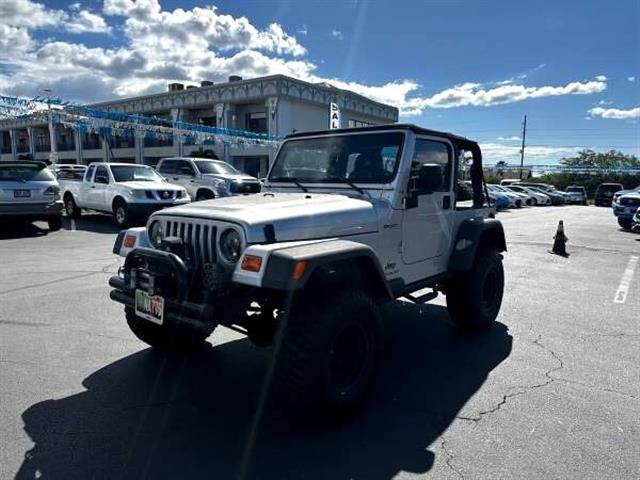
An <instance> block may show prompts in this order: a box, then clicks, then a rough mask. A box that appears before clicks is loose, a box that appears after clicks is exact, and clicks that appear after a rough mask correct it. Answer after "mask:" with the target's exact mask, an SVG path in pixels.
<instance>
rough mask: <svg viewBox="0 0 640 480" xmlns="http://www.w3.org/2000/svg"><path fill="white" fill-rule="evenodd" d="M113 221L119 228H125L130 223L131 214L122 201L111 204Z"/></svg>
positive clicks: (125, 203)
mask: <svg viewBox="0 0 640 480" xmlns="http://www.w3.org/2000/svg"><path fill="white" fill-rule="evenodd" d="M113 221H114V222H116V225H118V226H119V227H121V228H126V227H127V226H128V225H129V224H130V223H131V214H130V212H129V208H128V207H127V202H125V201H124V200H119V199H118V200H116V201H115V202H113Z"/></svg>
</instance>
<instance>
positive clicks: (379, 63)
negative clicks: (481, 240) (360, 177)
mask: <svg viewBox="0 0 640 480" xmlns="http://www.w3.org/2000/svg"><path fill="white" fill-rule="evenodd" d="M273 24H277V25H276V26H274V25H273ZM639 25H640V3H639V2H638V1H637V0H617V1H616V2H604V1H579V2H578V1H562V2H557V1H555V2H552V1H536V2H530V3H529V4H525V3H524V2H513V1H491V2H489V1H473V2H472V1H468V2H464V1H399V0H396V1H387V0H376V1H364V0H358V1H329V0H326V1H312V2H304V1H301V0H299V1H257V0H252V1H238V0H235V1H217V2H213V3H211V2H204V1H188V2H185V1H175V0H164V1H163V0H160V3H158V0H139V1H137V2H136V1H134V0H105V1H104V2H103V1H95V0H92V1H85V2H82V1H81V2H79V3H75V4H74V3H72V2H54V1H44V2H35V1H32V0H9V2H2V4H1V5H0V34H1V35H0V52H3V53H1V54H0V91H2V92H5V93H12V94H20V95H33V94H37V93H38V91H41V89H42V88H45V87H50V88H52V89H53V90H54V91H56V92H58V94H59V95H60V96H62V97H64V98H73V99H74V100H79V101H87V102H88V101H95V100H103V99H108V98H114V97H117V96H131V95H136V94H140V93H149V92H153V91H161V90H164V88H166V83H167V81H173V80H178V81H186V82H189V81H194V82H197V81H199V80H201V79H204V78H211V79H214V80H218V81H219V80H221V79H223V78H225V77H226V76H227V75H228V74H232V73H240V74H241V75H244V76H245V77H251V76H257V75H262V74H267V73H286V74H290V75H293V76H298V77H300V78H303V79H307V80H311V81H329V82H333V83H334V84H336V85H338V86H340V87H348V88H352V89H353V90H355V91H357V92H359V93H362V94H365V95H368V96H371V97H373V98H376V99H378V100H381V101H385V102H387V103H393V104H395V105H397V106H398V107H399V108H400V109H401V112H402V116H401V121H407V122H412V123H417V124H419V125H423V126H427V127H430V128H434V129H443V130H449V131H453V132H456V133H460V134H464V135H466V136H469V137H471V138H475V139H478V140H480V141H481V142H482V144H483V147H484V150H485V153H486V156H487V157H488V158H489V161H492V159H493V160H496V161H497V160H507V161H509V162H515V161H516V159H517V158H518V156H519V155H518V148H519V147H518V144H519V136H520V128H521V122H522V117H523V115H525V114H526V115H527V116H528V124H529V129H528V133H527V144H528V145H529V147H528V149H527V161H528V162H530V163H554V162H555V161H557V160H558V159H559V158H560V157H561V156H563V155H570V154H572V153H574V152H575V151H577V150H578V149H579V148H581V147H588V148H595V149H598V150H608V149H610V148H615V149H619V150H623V151H625V152H628V153H634V154H636V155H639V156H640V124H639V123H638V122H639V121H640V28H639ZM3 39H4V40H3ZM3 42H5V43H3ZM5 44H7V45H9V46H12V47H8V48H9V50H7V49H5V48H2V47H4V46H5ZM8 51H10V52H12V53H7V52H8Z"/></svg>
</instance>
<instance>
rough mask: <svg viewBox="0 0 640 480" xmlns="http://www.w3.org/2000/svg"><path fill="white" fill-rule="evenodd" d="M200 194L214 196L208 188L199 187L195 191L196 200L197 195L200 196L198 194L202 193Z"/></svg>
mask: <svg viewBox="0 0 640 480" xmlns="http://www.w3.org/2000/svg"><path fill="white" fill-rule="evenodd" d="M202 192H206V193H208V194H210V195H211V196H212V197H215V196H216V194H215V192H214V191H213V190H211V189H210V188H208V187H200V188H198V190H196V198H198V195H200V193H202Z"/></svg>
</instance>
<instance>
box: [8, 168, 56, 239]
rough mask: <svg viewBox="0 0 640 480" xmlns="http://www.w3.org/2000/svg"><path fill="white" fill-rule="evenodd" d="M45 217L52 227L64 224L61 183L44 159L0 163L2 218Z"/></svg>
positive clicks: (32, 219) (41, 218)
mask: <svg viewBox="0 0 640 480" xmlns="http://www.w3.org/2000/svg"><path fill="white" fill-rule="evenodd" d="M1 217H14V218H20V219H24V220H26V221H34V220H44V221H45V222H47V223H48V224H49V230H52V231H54V230H60V227H61V226H62V200H60V186H59V185H58V181H57V180H56V177H55V176H54V174H53V172H52V171H51V170H50V169H49V168H48V167H47V165H46V163H44V162H34V161H16V162H1V163H0V218H1Z"/></svg>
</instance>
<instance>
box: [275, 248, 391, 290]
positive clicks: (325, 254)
mask: <svg viewBox="0 0 640 480" xmlns="http://www.w3.org/2000/svg"><path fill="white" fill-rule="evenodd" d="M343 261H354V262H355V263H356V265H357V268H358V269H359V270H360V275H361V278H363V279H365V281H366V289H367V290H369V291H370V292H371V293H373V294H375V296H376V297H378V298H380V297H381V298H384V299H393V295H392V293H391V290H390V288H389V285H388V283H387V281H386V278H385V275H384V272H383V270H382V267H381V265H380V262H379V261H378V258H377V257H376V255H375V252H374V251H373V249H372V248H371V247H369V246H368V245H364V244H362V243H357V242H353V241H350V240H329V241H326V242H314V243H309V244H303V245H294V246H289V247H284V248H281V249H276V250H275V251H273V252H272V253H271V255H270V256H269V259H268V263H267V265H266V267H265V271H264V276H263V278H262V287H263V288H269V289H273V290H284V291H292V290H300V289H303V288H304V287H305V285H307V284H308V282H309V280H310V279H311V278H313V275H314V273H316V272H318V271H319V269H321V267H323V266H327V265H329V264H335V263H338V262H343ZM301 262H304V272H303V274H302V275H301V276H300V278H298V279H295V278H294V269H295V268H296V266H297V265H298V264H299V263H301Z"/></svg>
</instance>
